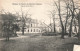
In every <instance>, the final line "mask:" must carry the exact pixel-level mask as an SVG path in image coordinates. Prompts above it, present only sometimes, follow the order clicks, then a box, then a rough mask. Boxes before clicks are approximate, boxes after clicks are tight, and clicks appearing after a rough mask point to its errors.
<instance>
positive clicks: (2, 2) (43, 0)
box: [0, 0, 57, 24]
mask: <svg viewBox="0 0 80 51" xmlns="http://www.w3.org/2000/svg"><path fill="white" fill-rule="evenodd" d="M55 1H57V0H55ZM22 4H23V5H22ZM52 4H53V0H0V10H2V9H4V10H5V11H8V12H11V13H15V12H19V13H21V9H22V11H23V13H24V14H26V13H27V14H30V15H31V18H33V19H37V20H39V21H45V23H46V24H49V23H50V17H51V16H50V11H52V10H54V9H56V7H53V6H52ZM21 5H22V7H21ZM55 12H57V10H56V11H55Z"/></svg>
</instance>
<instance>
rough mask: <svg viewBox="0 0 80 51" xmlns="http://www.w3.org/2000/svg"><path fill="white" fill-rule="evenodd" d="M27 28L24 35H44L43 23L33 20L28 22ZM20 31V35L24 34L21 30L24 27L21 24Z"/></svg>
mask: <svg viewBox="0 0 80 51" xmlns="http://www.w3.org/2000/svg"><path fill="white" fill-rule="evenodd" d="M27 19H31V18H27ZM25 24H26V26H25V29H24V33H42V25H41V22H39V21H38V20H36V19H31V20H30V21H28V20H27V21H26V23H25ZM19 26H20V31H19V32H18V33H22V31H21V28H22V25H21V23H20V25H19Z"/></svg>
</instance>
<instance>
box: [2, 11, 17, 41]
mask: <svg viewBox="0 0 80 51" xmlns="http://www.w3.org/2000/svg"><path fill="white" fill-rule="evenodd" d="M16 19H17V18H16V16H15V15H13V14H11V13H5V14H1V20H2V31H3V34H4V36H5V37H6V40H7V41H9V37H10V36H11V35H12V32H13V30H14V29H15V28H14V26H13V25H15V22H16Z"/></svg>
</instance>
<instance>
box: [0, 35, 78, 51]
mask: <svg viewBox="0 0 80 51" xmlns="http://www.w3.org/2000/svg"><path fill="white" fill-rule="evenodd" d="M76 42H77V38H75V37H72V38H65V39H61V38H60V36H19V37H17V38H13V39H10V41H9V42H6V41H4V40H0V51H72V49H73V44H74V43H76Z"/></svg>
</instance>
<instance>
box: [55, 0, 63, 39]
mask: <svg viewBox="0 0 80 51" xmlns="http://www.w3.org/2000/svg"><path fill="white" fill-rule="evenodd" d="M54 3H55V5H56V7H57V10H58V13H59V14H58V16H59V19H60V24H61V28H62V35H61V38H64V25H63V21H62V17H61V4H60V0H58V4H57V3H56V2H54Z"/></svg>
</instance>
